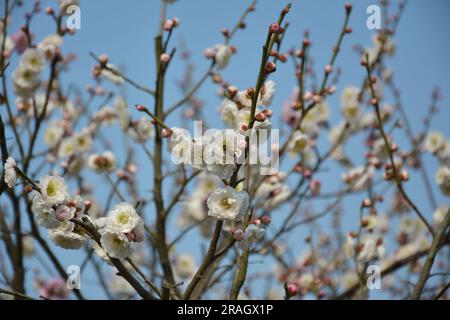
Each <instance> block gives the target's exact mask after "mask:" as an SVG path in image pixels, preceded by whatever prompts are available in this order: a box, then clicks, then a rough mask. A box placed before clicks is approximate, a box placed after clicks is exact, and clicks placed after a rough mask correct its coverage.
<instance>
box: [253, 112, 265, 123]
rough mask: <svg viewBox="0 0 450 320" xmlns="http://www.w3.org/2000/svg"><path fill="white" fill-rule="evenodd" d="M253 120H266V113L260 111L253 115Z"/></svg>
mask: <svg viewBox="0 0 450 320" xmlns="http://www.w3.org/2000/svg"><path fill="white" fill-rule="evenodd" d="M255 120H256V121H258V122H264V121H266V115H265V114H264V113H263V112H260V113H258V114H257V115H256V116H255Z"/></svg>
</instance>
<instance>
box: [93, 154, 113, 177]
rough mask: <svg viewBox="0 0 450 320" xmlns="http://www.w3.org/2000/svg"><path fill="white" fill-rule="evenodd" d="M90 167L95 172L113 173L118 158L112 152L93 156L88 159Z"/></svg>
mask: <svg viewBox="0 0 450 320" xmlns="http://www.w3.org/2000/svg"><path fill="white" fill-rule="evenodd" d="M88 166H89V168H91V169H92V170H94V171H95V172H112V171H113V170H114V169H116V157H115V156H114V154H113V153H112V152H111V151H105V152H103V153H102V154H91V155H90V156H89V159H88Z"/></svg>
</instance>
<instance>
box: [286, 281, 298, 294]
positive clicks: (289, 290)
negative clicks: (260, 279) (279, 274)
mask: <svg viewBox="0 0 450 320" xmlns="http://www.w3.org/2000/svg"><path fill="white" fill-rule="evenodd" d="M297 293H298V286H297V285H296V284H295V283H289V284H287V285H286V294H287V295H288V297H293V296H295V295H297Z"/></svg>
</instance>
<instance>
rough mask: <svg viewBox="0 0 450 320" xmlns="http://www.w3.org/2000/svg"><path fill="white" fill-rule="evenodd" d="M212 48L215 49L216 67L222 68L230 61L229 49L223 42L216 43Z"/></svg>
mask: <svg viewBox="0 0 450 320" xmlns="http://www.w3.org/2000/svg"><path fill="white" fill-rule="evenodd" d="M214 49H215V51H216V55H215V59H216V64H217V67H218V68H219V69H224V68H225V67H226V66H227V65H228V62H229V61H230V57H231V49H230V47H229V46H227V45H225V44H218V45H216V46H215V47H214Z"/></svg>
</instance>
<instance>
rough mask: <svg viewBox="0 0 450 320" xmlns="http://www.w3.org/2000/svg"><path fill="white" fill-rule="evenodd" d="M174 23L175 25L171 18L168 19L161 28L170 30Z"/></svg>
mask: <svg viewBox="0 0 450 320" xmlns="http://www.w3.org/2000/svg"><path fill="white" fill-rule="evenodd" d="M174 25H175V23H174V22H173V20H171V19H168V20H166V21H164V25H163V28H164V30H166V31H170V30H172V29H173V27H174Z"/></svg>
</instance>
